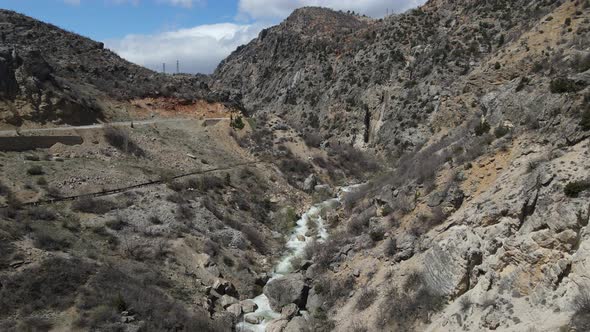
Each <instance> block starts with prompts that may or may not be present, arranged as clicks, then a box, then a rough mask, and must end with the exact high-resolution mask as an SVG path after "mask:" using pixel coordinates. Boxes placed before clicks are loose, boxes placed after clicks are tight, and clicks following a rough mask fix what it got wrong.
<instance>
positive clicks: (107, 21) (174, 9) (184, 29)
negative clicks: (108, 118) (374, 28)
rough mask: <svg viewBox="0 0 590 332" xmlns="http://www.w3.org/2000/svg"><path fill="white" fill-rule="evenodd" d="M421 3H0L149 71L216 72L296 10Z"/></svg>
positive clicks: (378, 12) (376, 11)
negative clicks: (231, 55)
mask: <svg viewBox="0 0 590 332" xmlns="http://www.w3.org/2000/svg"><path fill="white" fill-rule="evenodd" d="M423 1H424V0H0V8H4V9H12V10H15V11H18V12H21V13H24V14H26V15H29V16H32V17H34V18H36V19H39V20H42V21H45V22H49V23H52V24H55V25H57V26H59V27H62V28H64V29H67V30H70V31H73V32H76V33H79V34H81V35H84V36H87V37H89V38H92V39H94V40H98V41H103V42H105V44H106V46H107V47H109V48H110V49H111V50H113V51H115V52H117V53H118V54H119V55H120V56H122V57H123V58H126V59H127V60H129V61H132V62H135V63H137V64H140V65H143V66H146V67H148V68H151V69H158V68H161V66H162V65H161V64H162V62H166V63H168V64H169V68H172V67H173V65H172V64H173V63H175V62H176V60H177V59H178V60H179V61H180V62H181V71H183V72H190V73H196V72H202V73H211V72H212V71H213V70H214V69H215V67H216V66H217V64H218V63H219V62H220V61H221V60H222V59H223V58H225V57H226V56H227V55H229V53H231V52H232V51H233V50H235V48H236V47H237V46H239V45H241V44H244V43H247V42H248V41H250V40H252V39H253V38H255V37H256V36H257V34H258V33H259V32H260V30H262V29H263V28H265V27H268V26H271V25H274V24H277V23H279V22H280V21H281V20H282V19H284V18H285V17H287V16H288V15H289V14H290V13H291V12H292V11H293V10H294V9H296V8H299V7H303V6H323V7H330V8H334V9H341V10H354V11H356V12H360V13H363V14H367V15H369V16H372V17H380V16H384V15H385V13H386V11H388V10H389V11H390V12H391V11H396V12H400V11H403V10H406V9H409V8H412V7H415V6H417V5H419V4H420V3H421V2H423Z"/></svg>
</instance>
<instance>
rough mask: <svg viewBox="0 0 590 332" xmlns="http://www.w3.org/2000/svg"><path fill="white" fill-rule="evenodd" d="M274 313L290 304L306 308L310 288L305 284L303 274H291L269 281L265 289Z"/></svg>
mask: <svg viewBox="0 0 590 332" xmlns="http://www.w3.org/2000/svg"><path fill="white" fill-rule="evenodd" d="M263 292H264V295H266V296H267V297H268V300H269V302H270V306H271V308H272V309H273V310H274V311H281V309H282V308H283V307H284V306H285V305H287V304H290V303H295V304H296V305H297V306H299V307H300V308H305V303H306V301H307V293H308V292H309V287H308V286H307V285H306V284H305V282H304V280H303V276H302V275H301V274H289V275H286V276H281V277H278V278H276V279H272V280H271V281H269V282H268V283H267V284H266V286H264V289H263Z"/></svg>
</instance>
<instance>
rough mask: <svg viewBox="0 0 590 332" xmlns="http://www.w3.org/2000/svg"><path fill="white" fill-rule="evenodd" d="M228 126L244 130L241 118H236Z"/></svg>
mask: <svg viewBox="0 0 590 332" xmlns="http://www.w3.org/2000/svg"><path fill="white" fill-rule="evenodd" d="M230 126H231V127H232V128H234V129H238V130H242V129H244V127H245V126H246V124H245V123H244V120H243V119H242V117H241V116H238V117H236V118H235V119H233V120H232V121H231V123H230Z"/></svg>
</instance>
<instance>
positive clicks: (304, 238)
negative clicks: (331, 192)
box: [237, 185, 359, 332]
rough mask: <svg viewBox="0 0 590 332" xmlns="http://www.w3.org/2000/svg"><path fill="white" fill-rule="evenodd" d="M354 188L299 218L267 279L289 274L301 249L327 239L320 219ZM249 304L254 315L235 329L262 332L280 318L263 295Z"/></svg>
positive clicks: (342, 190)
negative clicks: (256, 307)
mask: <svg viewBox="0 0 590 332" xmlns="http://www.w3.org/2000/svg"><path fill="white" fill-rule="evenodd" d="M358 186H359V185H354V186H350V187H344V188H341V189H340V191H341V192H340V194H339V195H338V197H337V198H332V199H329V200H327V201H324V202H322V203H319V204H316V205H314V206H312V207H311V208H310V209H309V210H308V211H307V212H305V213H304V214H303V215H302V216H301V218H300V219H299V220H298V221H297V225H296V226H295V229H294V230H293V234H291V237H290V238H289V240H288V241H287V244H286V248H285V253H284V254H283V256H282V258H281V259H280V260H279V262H278V263H277V265H276V266H275V268H274V270H273V271H272V276H271V280H272V279H275V278H278V277H280V276H282V275H286V274H289V273H291V272H293V266H292V265H291V261H292V260H293V259H295V258H301V257H303V254H304V251H305V247H306V246H307V245H308V244H310V243H312V242H314V241H319V242H322V241H324V240H326V239H327V238H328V231H327V229H326V225H325V222H324V218H323V216H324V215H325V213H326V212H327V211H330V210H334V209H336V208H337V207H338V206H340V203H341V200H342V197H343V195H344V194H345V193H347V192H350V191H352V190H354V189H355V188H357V187H358ZM312 228H313V229H317V231H314V232H310V231H311V230H312ZM252 301H254V303H256V305H257V306H258V309H257V310H256V311H255V312H252V313H249V314H246V315H244V316H243V317H242V321H241V322H240V323H239V324H238V325H237V330H238V331H248V332H250V331H251V332H264V331H265V329H266V326H267V324H268V323H269V322H270V321H272V320H273V319H275V318H278V317H280V316H281V313H279V312H276V311H273V310H272V309H271V308H270V303H269V301H268V298H267V297H266V295H264V294H260V295H258V296H257V297H255V298H253V299H252ZM246 317H253V318H257V319H258V320H259V321H260V323H259V324H250V323H247V322H246V321H245V319H246Z"/></svg>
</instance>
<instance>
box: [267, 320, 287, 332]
mask: <svg viewBox="0 0 590 332" xmlns="http://www.w3.org/2000/svg"><path fill="white" fill-rule="evenodd" d="M287 324H289V321H288V320H286V319H282V318H278V319H274V320H271V321H270V322H269V323H268V325H266V332H283V331H284V330H285V327H287Z"/></svg>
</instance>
